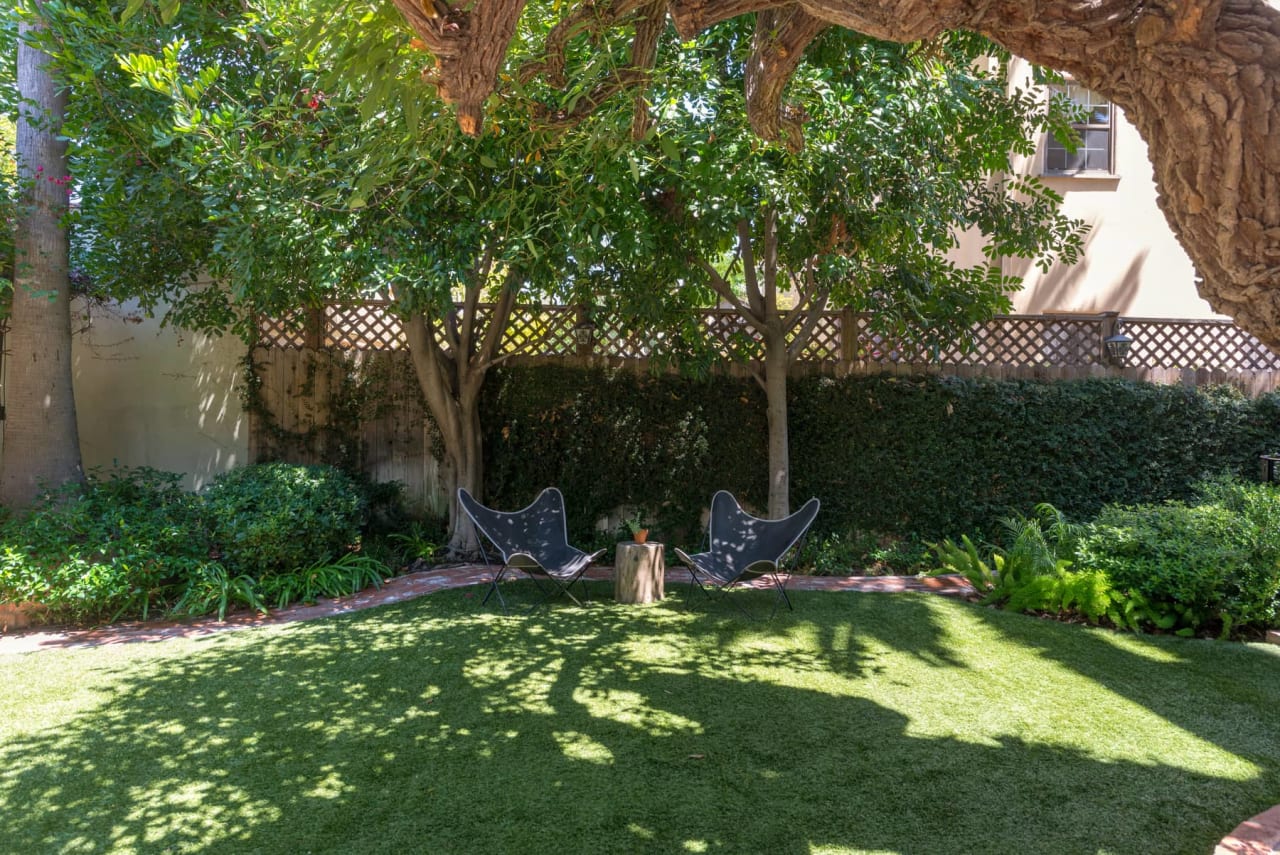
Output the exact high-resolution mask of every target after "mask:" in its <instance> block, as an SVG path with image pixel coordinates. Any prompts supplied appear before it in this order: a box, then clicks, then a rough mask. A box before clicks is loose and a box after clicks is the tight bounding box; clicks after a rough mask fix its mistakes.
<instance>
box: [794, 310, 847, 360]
mask: <svg viewBox="0 0 1280 855" xmlns="http://www.w3.org/2000/svg"><path fill="white" fill-rule="evenodd" d="M801 326H802V327H803V324H801ZM841 327H842V323H841V319H840V314H839V313H838V312H824V313H823V314H822V315H821V316H820V317H819V318H818V322H817V323H816V324H815V325H814V328H813V334H812V335H810V336H809V340H808V341H807V342H805V346H804V348H803V349H802V350H801V351H800V357H799V358H800V361H801V362H839V361H840V336H841Z"/></svg>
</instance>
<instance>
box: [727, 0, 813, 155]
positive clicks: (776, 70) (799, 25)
mask: <svg viewBox="0 0 1280 855" xmlns="http://www.w3.org/2000/svg"><path fill="white" fill-rule="evenodd" d="M828 26H829V25H828V24H827V23H826V22H825V21H821V20H819V19H818V18H815V17H813V16H812V15H810V14H809V13H808V12H806V11H805V10H804V9H803V8H801V7H800V6H798V5H795V4H792V5H788V6H781V7H777V8H773V9H765V10H763V11H761V12H760V13H759V14H757V15H756V31H755V35H754V37H753V39H752V48H751V58H750V59H749V60H747V69H746V96H747V119H748V120H749V121H750V122H751V129H752V130H754V131H755V132H756V133H757V134H758V135H759V136H760V138H761V139H766V140H770V141H774V140H777V139H778V138H779V137H782V138H784V142H785V143H786V146H787V148H789V149H791V150H792V151H799V150H800V149H802V148H803V147H804V132H803V130H802V125H803V123H804V118H805V116H804V111H803V110H802V109H801V108H799V107H796V106H794V105H788V104H784V103H783V101H782V96H783V93H784V92H785V91H786V88H787V83H788V82H790V80H791V75H792V74H794V73H795V70H796V68H797V67H798V66H799V65H800V60H801V59H803V58H804V51H805V48H807V47H808V46H809V43H810V42H812V41H813V40H814V39H815V38H817V37H818V34H819V33H821V32H822V31H823V30H825V29H826V28H827V27H828Z"/></svg>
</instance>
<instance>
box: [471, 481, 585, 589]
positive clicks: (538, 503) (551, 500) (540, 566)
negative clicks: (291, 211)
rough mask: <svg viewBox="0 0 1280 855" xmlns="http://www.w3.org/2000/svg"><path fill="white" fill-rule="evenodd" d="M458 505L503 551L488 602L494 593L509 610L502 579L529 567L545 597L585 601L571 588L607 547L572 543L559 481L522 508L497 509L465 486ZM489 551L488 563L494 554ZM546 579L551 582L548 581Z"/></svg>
mask: <svg viewBox="0 0 1280 855" xmlns="http://www.w3.org/2000/svg"><path fill="white" fill-rule="evenodd" d="M458 506H459V507H460V508H462V510H463V511H464V512H465V513H466V515H467V516H468V517H469V518H470V519H471V522H472V524H473V525H474V526H475V528H476V531H477V532H479V533H481V534H483V535H484V536H485V538H486V539H488V541H489V542H490V543H492V544H493V546H494V548H495V549H497V550H498V552H499V554H501V556H502V564H501V566H499V567H497V568H496V569H495V570H494V572H493V576H492V578H491V579H490V580H489V591H488V593H486V594H485V596H484V600H483V601H482V603H481V604H482V605H483V604H484V603H487V602H489V598H490V597H491V596H493V595H494V594H497V595H498V602H500V603H502V608H503V611H506V608H507V601H506V600H505V599H504V598H503V596H502V591H501V590H499V588H498V584H499V583H500V582H501V581H502V579H503V577H504V576H505V575H506V574H507V572H508V571H509V570H512V569H516V570H520V571H522V572H524V573H525V574H526V575H527V576H528V577H529V578H530V579H532V580H533V582H534V584H535V585H537V586H538V590H539V592H541V594H542V597H543V602H549V601H551V600H552V599H554V598H556V597H558V596H560V595H565V596H567V597H568V598H569V599H571V600H573V601H574V602H575V603H578V604H579V605H581V602H579V600H578V598H577V597H575V596H574V595H573V592H572V591H571V590H569V589H570V587H572V585H573V583H575V582H577V581H578V580H579V579H581V578H582V574H583V573H585V572H586V570H587V568H588V567H590V566H591V564H592V562H594V561H595V560H596V559H597V558H599V557H600V556H601V555H603V554H604V552H605V550H603V549H601V550H600V551H599V552H594V553H590V554H588V553H586V552H583V551H582V550H581V549H576V548H574V547H573V546H570V545H569V530H568V525H567V523H566V520H565V513H564V496H563V495H561V493H560V491H559V490H557V489H556V488H555V487H548V488H547V489H545V490H543V491H542V492H541V493H539V494H538V497H537V498H536V499H534V500H533V502H532V503H531V504H530V505H529V506H528V507H527V508H522V509H520V510H518V511H510V512H507V511H495V510H493V509H492V508H487V507H485V506H484V505H482V504H480V503H479V502H478V501H476V499H475V497H474V496H472V495H471V494H470V493H468V492H467V491H466V489H465V488H461V487H460V488H458ZM481 554H482V555H484V560H485V564H486V566H489V567H490V568H491V569H492V565H490V564H489V557H488V555H487V554H485V553H484V551H483V550H481ZM544 580H547V581H549V582H550V585H544Z"/></svg>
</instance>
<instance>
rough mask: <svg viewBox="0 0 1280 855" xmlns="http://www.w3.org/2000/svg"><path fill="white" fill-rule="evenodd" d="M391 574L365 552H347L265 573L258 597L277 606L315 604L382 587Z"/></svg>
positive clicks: (384, 566) (385, 566)
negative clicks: (289, 571)
mask: <svg viewBox="0 0 1280 855" xmlns="http://www.w3.org/2000/svg"><path fill="white" fill-rule="evenodd" d="M390 575H391V572H390V570H389V568H388V567H387V565H385V564H383V563H382V562H381V561H379V560H377V559H375V558H371V557H370V556H367V555H360V554H357V553H354V552H348V553H346V554H345V555H343V556H342V557H341V558H339V559H337V560H336V561H332V560H329V559H327V558H326V559H322V560H320V561H317V562H315V563H314V564H311V565H309V566H307V567H300V568H298V569H296V570H295V571H293V572H291V573H275V574H272V575H270V576H265V577H263V578H262V580H261V581H260V583H259V590H260V592H261V596H262V598H263V599H264V600H266V601H267V602H268V603H271V604H273V605H274V606H275V607H276V608H284V607H285V606H287V605H289V604H290V603H294V602H302V603H314V602H315V601H316V599H317V598H319V597H340V596H342V595H344V594H351V593H354V592H356V591H360V590H363V589H364V588H368V587H381V586H382V580H383V579H385V578H387V577H388V576H390Z"/></svg>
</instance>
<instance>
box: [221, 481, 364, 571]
mask: <svg viewBox="0 0 1280 855" xmlns="http://www.w3.org/2000/svg"><path fill="white" fill-rule="evenodd" d="M202 498H203V500H204V516H205V519H206V521H207V524H208V526H209V536H210V538H211V540H212V542H213V545H214V548H215V549H216V550H217V551H218V552H219V553H220V556H221V561H222V563H223V564H224V565H225V566H226V567H227V569H228V571H230V572H232V573H236V574H240V573H249V574H251V575H254V576H255V577H259V578H260V577H263V576H270V575H273V574H279V573H289V572H291V571H294V570H297V569H299V568H304V567H307V566H309V565H312V564H313V563H314V562H315V561H316V560H317V556H319V557H320V558H321V559H322V560H324V561H328V560H336V559H338V558H340V557H341V556H343V555H345V554H346V553H348V552H350V551H351V550H353V549H354V548H356V547H357V546H358V545H359V543H360V528H361V525H362V524H363V522H364V517H365V511H366V504H365V499H364V495H363V494H362V492H361V491H360V489H359V487H358V486H357V485H356V483H355V482H353V481H352V479H351V478H350V477H349V476H347V475H346V474H344V473H343V472H342V471H341V470H338V469H335V468H333V467H331V466H297V465H293V464H289V463H264V464H260V465H257V466H246V467H243V468H240V469H233V470H231V471H230V472H226V473H223V474H222V475H219V476H218V477H217V478H216V479H215V480H214V481H213V483H212V484H210V485H209V486H208V487H206V488H205V490H204V492H203V494H202Z"/></svg>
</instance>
